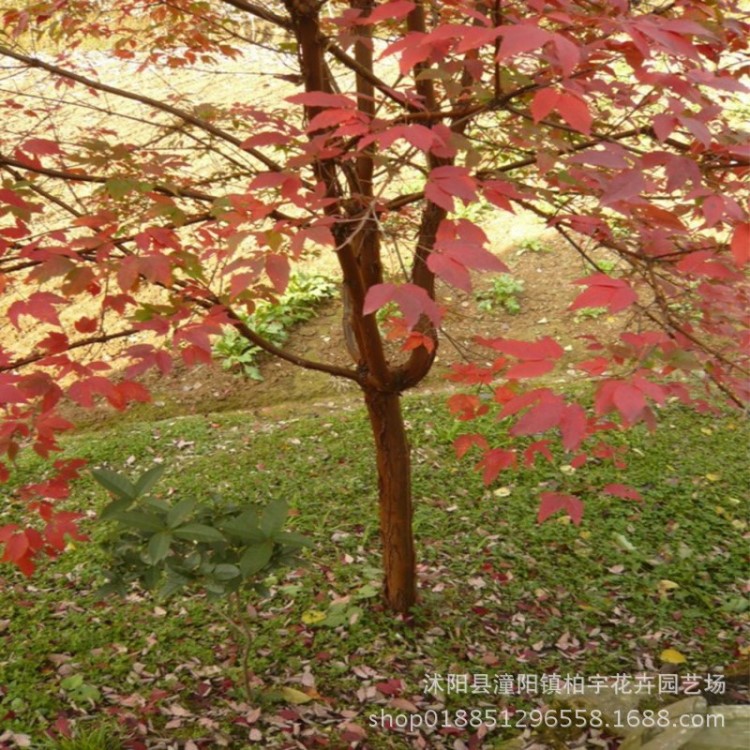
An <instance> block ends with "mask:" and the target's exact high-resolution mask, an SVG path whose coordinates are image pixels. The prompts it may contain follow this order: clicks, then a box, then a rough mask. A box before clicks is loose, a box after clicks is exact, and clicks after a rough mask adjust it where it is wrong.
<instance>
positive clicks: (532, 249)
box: [516, 237, 552, 258]
mask: <svg viewBox="0 0 750 750" xmlns="http://www.w3.org/2000/svg"><path fill="white" fill-rule="evenodd" d="M550 250H552V248H551V247H548V246H547V245H545V244H544V243H543V242H542V240H541V238H539V237H535V238H534V239H528V240H523V242H521V244H520V246H519V248H518V250H516V256H517V257H519V258H520V257H521V256H522V255H524V254H525V253H546V252H549V251H550Z"/></svg>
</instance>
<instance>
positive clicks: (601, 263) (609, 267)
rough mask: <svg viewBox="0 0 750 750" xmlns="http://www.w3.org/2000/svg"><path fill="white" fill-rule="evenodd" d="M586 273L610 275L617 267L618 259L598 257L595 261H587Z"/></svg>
mask: <svg viewBox="0 0 750 750" xmlns="http://www.w3.org/2000/svg"><path fill="white" fill-rule="evenodd" d="M584 265H585V268H586V273H606V274H607V275H608V276H609V275H610V274H611V273H612V271H614V270H615V269H616V268H617V261H615V260H613V259H611V258H596V259H595V260H594V262H593V263H588V262H587V263H585V264H584Z"/></svg>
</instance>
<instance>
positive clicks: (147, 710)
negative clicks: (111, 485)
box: [0, 396, 750, 750]
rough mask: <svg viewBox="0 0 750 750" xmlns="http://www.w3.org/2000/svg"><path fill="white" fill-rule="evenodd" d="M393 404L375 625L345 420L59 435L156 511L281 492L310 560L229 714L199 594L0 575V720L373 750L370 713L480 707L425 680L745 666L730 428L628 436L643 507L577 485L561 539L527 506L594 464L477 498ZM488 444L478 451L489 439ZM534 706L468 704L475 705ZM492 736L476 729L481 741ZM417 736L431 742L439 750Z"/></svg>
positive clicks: (224, 636)
mask: <svg viewBox="0 0 750 750" xmlns="http://www.w3.org/2000/svg"><path fill="white" fill-rule="evenodd" d="M404 406H405V412H406V416H407V419H408V420H409V423H410V425H411V427H412V439H413V448H414V463H415V475H414V493H415V498H416V510H415V517H414V526H415V532H416V534H417V538H418V556H419V561H420V583H421V603H420V606H419V608H418V611H417V612H416V613H415V616H414V618H413V620H412V621H410V622H405V621H402V620H398V619H394V618H393V617H391V616H390V615H389V614H387V613H386V612H384V611H383V610H382V608H381V606H380V604H379V598H378V596H377V590H378V587H379V577H380V576H379V571H378V564H379V557H378V529H377V512H376V491H377V486H376V485H377V483H376V478H375V476H374V467H373V461H372V457H371V455H370V436H369V434H368V427H367V424H366V422H365V419H364V415H363V413H362V412H360V411H359V410H357V409H353V410H351V411H348V410H346V409H342V410H340V411H339V412H337V413H336V414H329V413H321V414H317V415H316V414H311V415H309V416H306V417H304V418H299V419H281V420H279V421H277V422H276V423H274V424H268V423H259V422H257V421H255V420H254V419H253V418H252V417H250V416H247V415H244V414H222V415H217V416H216V417H215V418H211V419H206V418H202V417H187V418H180V419H170V420H167V421H164V422H153V423H131V424H128V425H127V427H126V429H124V430H122V429H121V430H117V429H112V430H110V431H104V432H102V431H98V432H96V433H90V434H78V435H76V436H74V437H73V438H72V439H71V440H70V441H69V444H68V450H69V451H70V452H71V453H72V452H75V453H76V454H79V455H84V456H85V457H86V458H88V459H89V460H90V461H91V462H92V463H94V464H101V463H107V464H108V465H110V466H111V467H113V468H115V469H117V470H123V469H125V470H126V471H130V472H132V475H133V476H137V475H139V474H140V473H141V472H142V471H143V470H145V469H147V468H148V467H150V466H152V465H153V464H154V462H157V461H163V462H165V463H166V464H167V466H168V467H169V468H168V473H167V475H166V476H165V478H164V479H163V480H162V483H161V485H162V487H163V488H164V489H165V490H166V491H167V492H169V493H170V495H171V496H172V498H173V499H174V498H176V497H179V496H182V495H187V494H198V495H203V496H205V497H209V496H210V494H211V492H213V491H218V492H220V493H221V494H223V495H224V496H225V497H227V498H230V499H235V500H240V499H244V500H247V501H249V502H260V503H263V502H265V501H267V500H268V499H270V498H272V497H283V498H285V499H287V500H288V501H289V503H290V504H291V505H292V507H293V509H294V510H293V517H292V520H291V524H290V526H291V528H293V529H294V530H296V531H300V532H302V533H304V534H306V535H308V536H310V537H311V538H312V539H313V540H314V541H315V547H314V550H312V553H311V554H310V555H309V566H308V567H307V568H305V569H300V570H292V571H288V573H287V574H282V575H279V576H278V577H277V578H276V579H272V580H271V581H269V584H270V593H271V595H270V597H269V598H268V599H267V600H265V601H259V602H257V603H256V604H255V610H254V611H253V612H251V615H252V616H253V619H252V623H253V627H254V628H255V631H256V638H255V653H254V655H253V658H252V672H253V674H252V682H253V684H254V686H255V688H256V690H257V694H256V700H255V701H254V703H253V705H252V706H249V705H246V704H243V702H242V701H243V698H242V692H241V690H240V687H239V686H240V682H241V681H240V678H239V675H238V673H237V669H236V647H235V645H234V644H233V642H232V640H231V638H230V634H229V632H228V631H227V628H226V627H225V625H224V623H223V621H222V620H221V619H220V618H219V617H218V616H217V615H216V613H215V612H214V611H213V610H211V608H210V607H209V606H208V605H207V603H206V602H205V601H204V600H202V599H200V598H190V599H181V600H175V601H172V602H169V603H163V602H155V601H153V600H151V599H149V598H148V597H145V596H141V595H140V594H138V593H137V592H134V593H133V594H132V595H131V596H129V597H128V598H127V599H126V600H124V601H119V600H111V601H110V600H108V601H105V602H97V601H95V599H94V597H93V591H94V589H95V588H96V586H97V584H98V582H99V581H98V580H97V575H98V571H99V570H101V567H102V565H103V563H104V561H103V560H102V557H101V552H100V551H99V550H98V548H97V546H96V545H95V544H79V545H75V546H74V547H72V548H71V549H70V550H69V551H68V552H66V554H65V555H63V556H62V557H61V559H59V560H57V561H53V562H49V563H45V564H44V565H43V566H42V569H41V570H40V571H39V574H38V576H36V577H35V578H33V579H32V580H31V581H27V580H26V579H23V578H22V577H21V576H19V575H17V574H16V573H14V572H12V571H10V570H9V569H8V568H3V575H4V576H5V578H4V586H3V588H2V593H0V623H2V625H0V638H2V639H3V640H4V641H5V645H6V648H5V650H4V654H3V656H1V657H0V726H2V727H3V729H8V731H10V732H14V733H20V734H22V735H27V736H29V737H32V738H34V739H35V741H36V742H41V741H43V739H44V737H45V732H46V730H48V729H50V728H51V727H53V726H54V723H55V722H56V721H59V720H60V718H61V717H63V718H64V719H65V720H66V721H68V722H70V723H71V725H72V726H73V728H74V734H73V737H74V740H71V741H68V744H64V743H63V739H62V737H60V736H58V738H57V742H58V744H54V742H52V741H51V740H50V742H52V744H51V745H50V747H58V748H60V750H62V749H63V748H64V749H65V750H89V749H90V750H95V749H96V748H99V747H103V748H105V747H108V745H107V744H106V742H108V741H109V740H110V739H111V737H112V733H113V732H115V736H119V737H120V738H121V742H123V743H125V744H124V745H123V746H125V747H138V745H137V744H127V742H126V741H125V740H124V739H122V738H130V739H131V740H132V741H133V742H134V741H135V740H137V739H140V740H141V741H142V742H146V741H147V742H148V743H151V744H149V745H148V746H149V747H150V746H154V747H157V746H159V745H158V741H159V740H160V739H161V740H162V741H164V742H167V741H169V742H176V741H178V740H179V741H180V742H183V743H184V742H187V741H188V740H193V742H194V743H195V744H196V746H197V747H200V748H202V747H214V746H215V745H217V744H219V745H220V744H221V742H223V741H227V742H229V743H230V746H231V747H233V748H234V747H237V748H242V747H245V744H244V743H249V744H252V738H253V737H255V738H256V740H257V741H259V739H258V737H259V736H260V737H262V739H263V742H264V745H265V746H267V747H284V746H285V745H284V742H285V740H284V738H285V737H287V736H288V731H290V730H289V727H291V726H292V725H294V722H295V721H297V722H300V721H302V724H301V726H304V727H305V728H306V729H307V730H309V734H308V735H301V736H302V737H303V738H304V741H305V742H309V743H310V744H309V745H308V746H310V747H314V746H316V745H315V744H314V743H315V742H317V741H320V742H322V741H323V739H326V740H329V741H331V742H333V745H332V746H333V747H338V746H341V743H342V742H343V740H342V739H341V738H342V737H343V738H344V739H346V738H347V737H348V736H349V735H347V734H346V733H347V732H354V735H353V736H357V732H367V739H366V746H367V747H368V748H373V750H379V749H380V748H399V747H405V746H407V744H405V743H408V740H406V739H405V738H404V736H403V735H401V734H398V733H394V732H390V731H387V730H373V729H372V728H371V727H370V726H369V724H368V717H369V715H370V714H373V713H377V712H379V711H380V710H381V709H382V710H385V711H390V712H395V713H399V712H402V711H408V710H410V709H409V708H408V704H411V705H413V706H414V707H416V708H418V709H419V710H420V711H424V710H426V709H427V708H435V707H440V706H443V707H446V708H447V709H449V710H454V709H458V708H467V709H471V708H477V707H479V706H480V705H483V703H482V701H483V700H484V701H485V702H486V700H487V699H486V698H482V696H472V695H461V694H447V695H443V696H434V695H430V694H427V693H425V692H424V690H423V687H424V685H423V681H424V679H425V676H426V675H428V674H442V675H447V674H468V675H476V674H489V675H492V676H494V677H497V676H498V675H502V674H510V675H515V674H535V675H538V676H539V675H542V674H549V673H560V674H566V673H580V674H586V675H595V674H597V673H599V674H606V675H611V674H617V673H627V674H634V673H636V672H640V671H642V670H645V671H647V672H654V671H658V670H659V669H660V668H661V667H662V666H663V664H662V662H661V661H660V655H661V654H662V652H663V651H664V650H666V649H675V650H677V651H678V652H679V653H680V654H682V655H683V656H684V658H685V662H684V663H683V664H681V665H679V667H678V669H679V670H680V671H681V672H682V673H697V674H706V673H717V672H719V671H723V670H725V669H728V670H729V671H731V670H732V668H733V666H732V665H736V664H737V663H738V661H740V659H741V658H742V654H743V653H744V654H746V653H747V642H746V631H744V632H743V625H746V622H747V619H746V618H747V610H748V605H749V604H750V602H749V601H748V598H747V595H746V593H744V592H745V589H743V587H742V580H741V579H742V577H743V575H746V568H745V567H744V566H745V560H744V554H743V552H742V550H743V549H744V548H745V544H746V537H747V524H746V518H745V517H744V515H743V513H744V507H743V504H742V503H743V501H744V493H745V492H746V489H747V487H748V484H749V482H748V479H749V477H748V462H747V461H746V457H745V456H744V455H742V454H741V452H740V451H738V446H739V445H746V444H747V439H748V437H750V429H749V428H748V425H747V423H745V422H741V421H740V419H739V418H738V417H736V416H731V415H730V416H724V417H706V416H698V415H695V414H692V413H688V412H686V411H683V410H681V409H678V408H670V409H669V410H666V411H665V412H664V414H663V417H664V423H663V425H662V428H661V429H660V430H659V431H657V432H656V433H654V434H649V433H647V432H645V431H642V430H634V431H631V432H630V433H629V435H628V442H629V444H630V453H629V467H628V469H627V470H626V472H625V476H624V477H623V478H622V481H625V482H628V483H630V484H632V485H633V486H635V487H636V488H637V489H639V490H640V491H641V493H642V494H643V495H644V500H643V502H642V503H634V502H632V501H626V500H619V499H615V498H611V497H606V496H603V495H599V494H597V493H595V492H591V491H589V492H588V494H587V496H586V498H585V499H586V512H585V516H584V521H583V524H582V525H581V526H580V527H576V526H574V525H572V524H570V523H568V522H567V519H566V518H565V517H555V518H553V519H552V520H550V521H548V522H547V523H544V524H542V525H538V524H537V523H536V521H535V511H536V508H535V504H536V496H537V494H538V492H539V490H540V488H544V487H550V486H556V485H558V484H559V485H560V487H561V489H562V488H565V486H566V483H567V486H569V485H571V484H574V485H576V486H580V487H583V486H586V485H591V486H600V485H601V484H604V483H606V482H607V481H611V480H612V477H611V474H610V473H608V471H607V469H606V468H605V467H596V466H595V467H593V468H591V469H590V470H588V469H587V470H586V471H585V472H584V471H583V470H579V472H577V473H576V474H575V475H564V474H560V472H559V471H558V470H557V469H555V468H553V467H551V466H548V465H542V464H540V465H539V466H538V467H537V468H535V469H532V470H528V471H525V472H519V473H514V474H506V475H501V478H500V480H501V481H500V483H499V484H497V485H495V486H493V487H491V488H489V489H487V488H484V487H483V486H482V484H481V478H480V477H479V476H478V475H477V474H475V473H474V472H472V471H471V466H470V462H469V463H467V461H466V460H464V461H462V462H458V461H457V460H456V459H455V458H454V456H453V452H452V449H451V446H450V439H451V438H452V437H453V436H454V435H455V434H456V431H457V427H456V424H455V423H454V422H453V421H452V420H451V419H450V418H449V417H447V416H446V414H445V411H444V409H443V406H442V405H441V403H440V402H438V401H436V400H434V399H429V398H425V397H414V396H412V397H408V398H406V399H405V404H404ZM494 429H495V430H496V433H497V434H496V437H497V440H498V441H502V440H503V434H502V427H501V426H495V427H494ZM38 470H39V467H38V466H35V465H33V464H30V465H28V466H27V467H26V471H27V472H28V473H29V474H33V473H34V472H35V471H38ZM104 500H105V498H104V496H103V494H102V493H101V492H100V491H98V490H97V489H96V488H95V486H94V483H93V481H90V480H89V479H85V480H83V481H81V482H80V483H79V484H78V485H77V488H76V497H75V498H74V504H75V505H76V506H77V507H89V508H95V507H97V506H99V505H101V504H102V503H103V502H104ZM3 520H6V519H3ZM91 533H92V535H93V537H94V539H96V537H97V536H98V534H99V533H100V532H99V531H98V530H97V529H96V528H95V527H94V528H92V531H91ZM743 649H744V651H743ZM290 688H291V689H292V691H291V692H289V689H290ZM294 691H301V692H302V693H304V694H303V695H302V697H300V693H299V692H294ZM396 697H397V698H398V699H399V700H401V701H402V702H401V703H399V700H396V703H395V704H394V703H392V701H393V700H394V698H396ZM311 698H312V700H311ZM300 700H303V701H305V702H304V703H300V702H299V701H300ZM403 701H407V703H403ZM542 701H543V697H542V696H525V697H523V696H522V697H498V696H490V698H489V704H488V705H494V706H498V705H501V706H503V705H515V706H521V707H522V706H526V707H529V706H538V705H540V704H541V702H542ZM347 711H350V712H352V713H350V714H347V713H346V712H347ZM256 714H257V715H256ZM248 716H249V717H250V718H252V719H253V721H248ZM295 717H296V718H295ZM300 717H302V718H300ZM352 725H358V726H359V727H360V729H359V730H357V729H356V728H355V729H352V728H351V727H352ZM97 732H101V737H98V735H97V734H96V733H97ZM253 732H258V733H259V735H254V734H252V733H253ZM514 733H515V734H517V733H518V730H513V729H507V730H500V729H498V730H495V732H494V733H493V735H492V737H495V740H493V741H495V742H498V741H499V739H500V738H501V737H503V736H508V737H510V736H513V734H514ZM53 734H54V732H53ZM315 736H318V740H316V739H315ZM460 736H461V737H463V738H464V739H466V738H467V737H468V733H463V734H461V735H460ZM556 737H557V739H555V740H554V741H555V742H556V741H559V742H562V741H563V739H564V736H563V735H562V734H558V735H556ZM92 738H93V739H92ZM217 738H219V739H217ZM350 741H351V739H350ZM430 742H431V743H432V744H431V745H430V746H431V747H438V748H439V747H443V745H442V744H440V743H441V742H445V743H446V744H445V746H446V747H448V746H452V742H453V738H452V737H450V736H449V737H446V738H444V739H440V738H438V737H436V736H433V737H431V739H430ZM97 743H98V744H97ZM336 743H339V744H336ZM2 746H3V745H2V741H0V747H2ZM10 746H12V745H10ZM36 746H37V745H34V747H36ZM118 746H119V745H118ZM492 746H493V747H494V746H496V745H492Z"/></svg>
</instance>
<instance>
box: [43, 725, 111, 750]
mask: <svg viewBox="0 0 750 750" xmlns="http://www.w3.org/2000/svg"><path fill="white" fill-rule="evenodd" d="M44 747H45V749H46V748H49V750H120V748H121V747H122V743H121V742H120V740H119V739H118V738H117V737H116V736H115V735H114V733H113V732H112V730H111V729H110V728H109V727H108V726H106V725H104V724H100V725H98V726H95V727H76V730H75V732H74V733H73V735H72V736H71V737H60V738H59V739H56V740H50V741H49V743H47V744H45V745H44Z"/></svg>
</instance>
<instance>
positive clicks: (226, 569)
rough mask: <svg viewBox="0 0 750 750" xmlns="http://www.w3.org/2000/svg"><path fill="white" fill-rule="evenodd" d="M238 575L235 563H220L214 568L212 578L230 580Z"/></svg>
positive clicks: (238, 570)
mask: <svg viewBox="0 0 750 750" xmlns="http://www.w3.org/2000/svg"><path fill="white" fill-rule="evenodd" d="M239 575H240V569H239V568H238V567H237V566H236V565H230V564H229V563H221V564H220V565H217V566H216V567H215V568H214V578H216V579H217V580H218V581H231V580H232V578H237V576H239Z"/></svg>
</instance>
